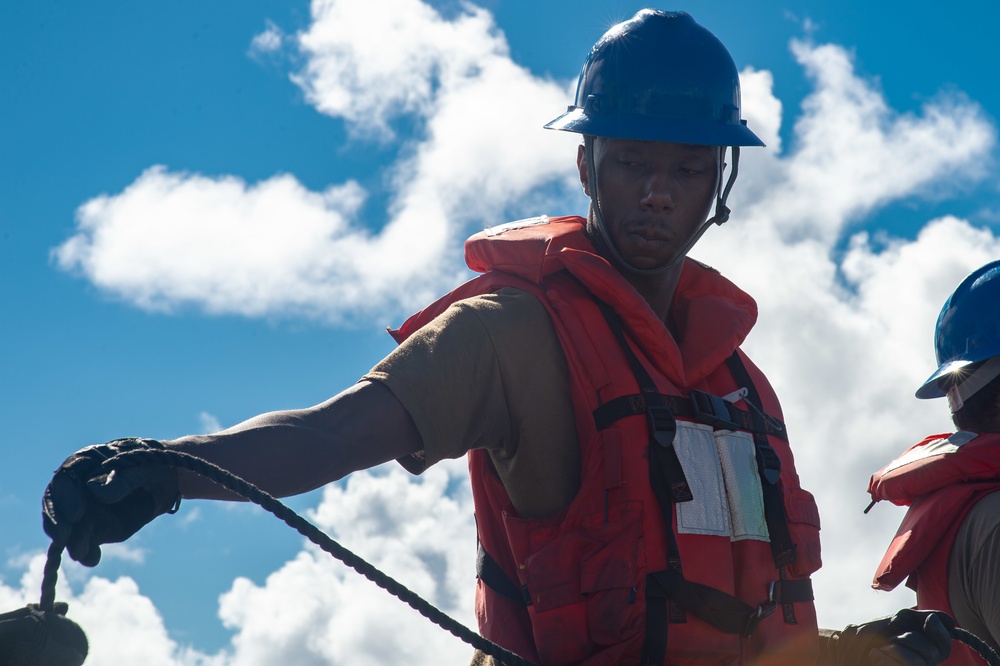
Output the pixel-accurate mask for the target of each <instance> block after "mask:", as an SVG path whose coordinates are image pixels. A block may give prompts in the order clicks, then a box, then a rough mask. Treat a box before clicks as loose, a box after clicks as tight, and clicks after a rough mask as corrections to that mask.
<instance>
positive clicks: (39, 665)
mask: <svg viewBox="0 0 1000 666" xmlns="http://www.w3.org/2000/svg"><path fill="white" fill-rule="evenodd" d="M65 616H66V604H64V603H59V602H57V603H56V604H55V606H54V608H53V610H51V611H48V612H45V611H42V610H41V609H40V608H39V607H38V605H37V604H28V605H27V606H25V607H24V608H21V609H19V610H16V611H11V612H10V613H3V614H0V666H80V664H82V663H83V662H84V660H85V659H86V658H87V649H88V646H87V636H86V634H84V633H83V629H81V628H80V627H79V625H77V624H76V623H75V622H73V621H72V620H69V619H67V618H66V617H65Z"/></svg>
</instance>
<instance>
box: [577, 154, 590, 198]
mask: <svg viewBox="0 0 1000 666" xmlns="http://www.w3.org/2000/svg"><path fill="white" fill-rule="evenodd" d="M576 168H577V171H579V172H580V184H581V185H583V193H584V194H586V195H587V196H588V197H589V196H590V174H589V172H588V171H587V148H586V146H584V145H583V144H582V143H581V144H580V145H579V146H578V147H577V149H576Z"/></svg>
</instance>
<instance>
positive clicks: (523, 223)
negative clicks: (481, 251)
mask: <svg viewBox="0 0 1000 666" xmlns="http://www.w3.org/2000/svg"><path fill="white" fill-rule="evenodd" d="M548 223H549V216H548V215H539V216H538V217H526V218H524V219H523V220H514V221H513V222H505V223H504V224H498V225H496V226H495V227H486V229H485V232H486V235H487V236H499V235H500V234H502V233H503V232H505V231H512V230H514V229H524V228H525V227H534V226H538V225H539V224H548Z"/></svg>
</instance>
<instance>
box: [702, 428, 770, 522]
mask: <svg viewBox="0 0 1000 666" xmlns="http://www.w3.org/2000/svg"><path fill="white" fill-rule="evenodd" d="M715 442H716V445H717V446H718V447H719V460H720V461H721V462H722V477H723V480H724V481H725V482H726V497H727V499H728V502H729V519H730V522H731V524H732V526H733V541H741V540H743V539H754V540H756V541H770V533H769V532H768V531H767V520H766V519H765V518H764V491H763V490H762V488H761V485H760V472H759V471H758V470H757V448H756V447H755V446H754V443H753V436H752V435H751V434H750V433H748V432H743V431H742V430H740V431H733V430H716V431H715Z"/></svg>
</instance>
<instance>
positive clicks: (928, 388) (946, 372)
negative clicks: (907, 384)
mask: <svg viewBox="0 0 1000 666" xmlns="http://www.w3.org/2000/svg"><path fill="white" fill-rule="evenodd" d="M973 363H975V361H967V360H964V359H960V360H954V361H948V362H947V363H942V364H941V367H939V368H938V369H937V370H935V371H934V374H933V375H931V376H930V377H928V378H927V381H925V382H924V383H923V384H921V385H920V388H918V389H917V392H916V394H915V395H916V396H917V397H918V398H920V399H921V400H928V399H930V398H943V397H944V396H945V395H947V393H945V391H944V390H942V389H941V383H942V381H941V380H944V379H949V378H950V377H949V376H950V375H953V374H955V373H957V372H959V371H961V370H962V369H963V368H967V367H968V366H970V365H972V364H973Z"/></svg>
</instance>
